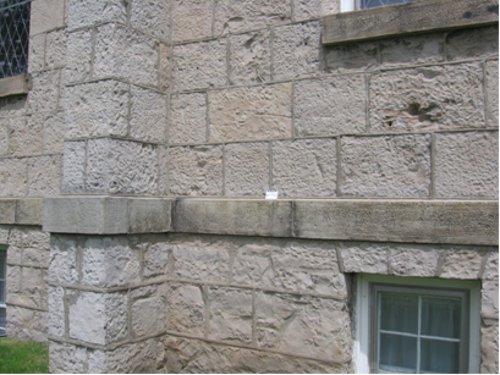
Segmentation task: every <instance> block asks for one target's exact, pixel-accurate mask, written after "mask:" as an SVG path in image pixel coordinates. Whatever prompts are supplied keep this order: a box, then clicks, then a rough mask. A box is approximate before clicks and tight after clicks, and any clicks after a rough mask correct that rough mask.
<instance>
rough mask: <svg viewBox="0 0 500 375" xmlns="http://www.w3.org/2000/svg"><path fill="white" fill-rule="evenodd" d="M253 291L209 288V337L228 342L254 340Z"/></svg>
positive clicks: (248, 341)
mask: <svg viewBox="0 0 500 375" xmlns="http://www.w3.org/2000/svg"><path fill="white" fill-rule="evenodd" d="M252 294H253V293H252V291H251V290H248V289H237V288H222V287H221V288H215V287H210V288H208V297H207V299H208V306H209V318H208V338H209V339H213V340H221V341H226V342H238V343H247V344H248V343H250V342H252V320H253V312H252V309H253V307H252V304H253V296H252Z"/></svg>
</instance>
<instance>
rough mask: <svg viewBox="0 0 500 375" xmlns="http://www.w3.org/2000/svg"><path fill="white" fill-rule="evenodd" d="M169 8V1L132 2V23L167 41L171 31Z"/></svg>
mask: <svg viewBox="0 0 500 375" xmlns="http://www.w3.org/2000/svg"><path fill="white" fill-rule="evenodd" d="M189 4H191V1H190V2H189ZM169 8H170V4H169V2H168V1H132V2H131V4H130V22H131V24H132V25H133V26H134V27H136V28H138V29H139V30H141V31H144V32H146V33H148V34H151V35H153V36H155V37H158V38H160V39H163V40H166V39H168V36H169V30H170V12H169Z"/></svg>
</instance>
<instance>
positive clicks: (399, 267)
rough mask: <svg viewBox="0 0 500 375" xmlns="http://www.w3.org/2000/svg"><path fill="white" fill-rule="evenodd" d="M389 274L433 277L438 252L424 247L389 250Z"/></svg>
mask: <svg viewBox="0 0 500 375" xmlns="http://www.w3.org/2000/svg"><path fill="white" fill-rule="evenodd" d="M388 256H389V273H391V274H393V275H399V276H419V277H434V276H436V275H437V270H438V263H439V252H438V251H436V250H435V249H433V248H427V247H425V246H410V245H408V246H406V245H403V246H395V247H390V248H389V254H388Z"/></svg>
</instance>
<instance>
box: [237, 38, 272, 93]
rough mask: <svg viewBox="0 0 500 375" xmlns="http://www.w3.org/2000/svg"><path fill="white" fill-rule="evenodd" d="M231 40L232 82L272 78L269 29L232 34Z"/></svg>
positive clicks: (238, 82)
mask: <svg viewBox="0 0 500 375" xmlns="http://www.w3.org/2000/svg"><path fill="white" fill-rule="evenodd" d="M229 42H230V51H229V66H230V68H229V80H230V81H231V83H233V84H251V83H259V82H268V81H269V80H270V79H271V41H270V32H269V31H268V30H265V31H258V32H252V33H247V34H241V35H232V36H231V37H230V38H229Z"/></svg>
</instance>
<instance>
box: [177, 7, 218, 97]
mask: <svg viewBox="0 0 500 375" xmlns="http://www.w3.org/2000/svg"><path fill="white" fill-rule="evenodd" d="M204 16H205V15H204ZM172 77H173V80H174V83H173V87H174V90H176V91H181V90H192V89H197V88H207V87H217V86H222V85H224V84H225V83H226V82H227V72H226V40H225V39H218V40H213V41H209V42H199V43H191V44H183V45H177V46H174V47H173V64H172Z"/></svg>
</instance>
